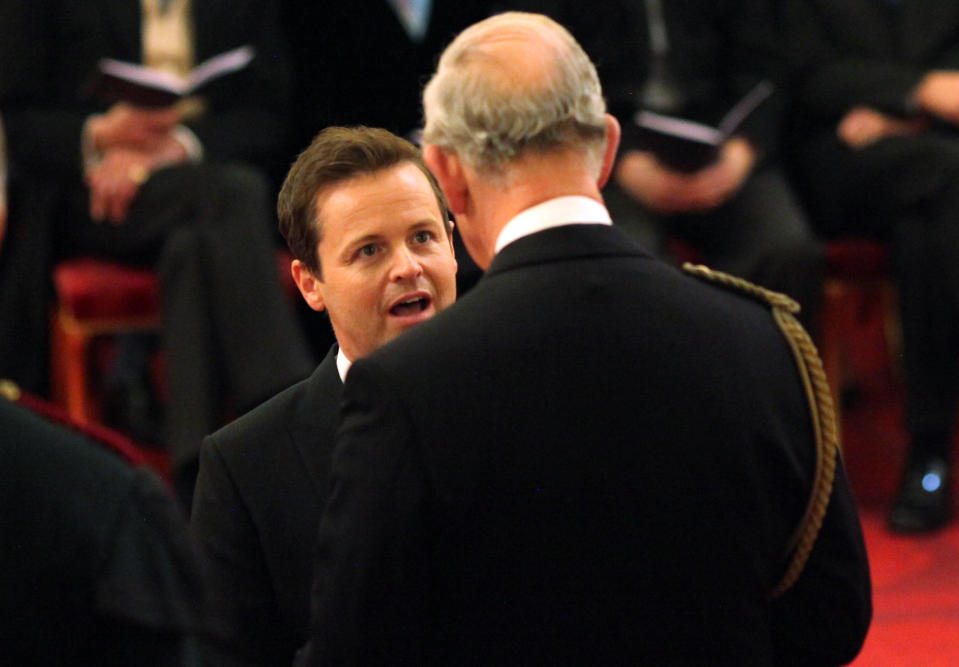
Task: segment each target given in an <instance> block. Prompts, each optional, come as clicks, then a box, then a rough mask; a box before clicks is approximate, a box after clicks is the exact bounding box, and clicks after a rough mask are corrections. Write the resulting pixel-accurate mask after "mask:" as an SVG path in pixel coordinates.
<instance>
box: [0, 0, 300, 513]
mask: <svg viewBox="0 0 959 667" xmlns="http://www.w3.org/2000/svg"><path fill="white" fill-rule="evenodd" d="M4 4H5V5H6V6H5V7H0V10H2V11H0V16H9V17H10V22H8V23H7V24H5V25H4V26H3V29H4V32H5V33H6V32H10V33H15V34H20V35H26V36H28V37H29V38H24V39H22V40H20V41H18V42H16V43H18V44H19V43H21V42H22V43H23V45H24V46H23V48H24V49H28V50H24V52H22V53H8V51H9V50H10V49H11V48H12V47H10V46H5V47H2V48H3V49H4V50H3V53H4V56H5V59H4V60H3V67H2V68H0V108H3V113H4V121H5V123H6V127H7V135H8V143H9V150H10V155H11V159H12V160H13V162H14V163H15V165H16V167H17V169H18V173H22V174H23V175H24V180H27V177H29V179H30V182H32V183H34V184H35V190H34V191H33V192H32V193H22V196H20V197H18V198H16V200H15V201H14V202H13V203H16V202H17V201H25V200H32V199H33V197H34V195H35V196H36V197H37V199H38V200H39V199H40V198H44V199H45V200H48V202H49V206H48V207H47V210H46V211H45V213H46V214H45V215H42V216H41V215H37V216H35V217H31V219H24V218H21V217H18V211H17V210H16V209H12V210H11V220H10V226H11V236H13V232H14V231H16V230H15V229H14V228H16V227H20V228H21V230H22V231H23V233H24V235H26V236H30V237H31V238H32V240H31V241H27V240H23V239H19V240H18V242H17V243H11V245H10V246H9V247H5V248H4V252H5V253H6V251H7V250H9V251H10V252H11V253H29V257H30V261H29V262H25V261H15V258H14V257H10V258H7V259H9V260H10V261H7V262H5V263H4V269H8V270H4V273H3V275H2V277H0V281H2V282H3V283H5V287H4V289H3V290H2V291H0V295H6V294H7V289H6V285H26V287H23V288H22V289H34V290H35V291H36V292H40V293H41V294H42V295H43V297H44V298H45V297H46V295H47V293H48V291H47V290H46V289H44V290H39V289H37V288H36V287H35V286H36V285H42V286H44V288H45V287H46V285H47V284H48V282H49V277H50V275H51V267H52V263H53V262H54V261H55V260H56V258H57V257H59V256H61V255H64V254H87V255H94V256H100V257H107V258H111V259H114V260H118V261H122V262H130V263H136V264H142V265H148V266H152V267H155V268H156V269H157V271H158V273H159V277H160V282H161V288H162V289H161V306H162V308H161V311H162V336H161V340H162V344H163V350H164V352H165V355H166V366H165V369H166V375H167V389H168V392H167V394H168V400H167V419H166V431H167V432H166V435H165V439H166V441H167V443H168V445H169V447H170V449H171V453H172V458H173V464H174V476H175V481H176V484H177V489H178V492H179V495H180V498H181V500H182V502H183V504H184V505H185V508H186V509H187V510H188V509H189V503H190V497H189V496H190V493H192V490H193V487H194V483H195V479H196V466H197V457H198V452H199V448H200V443H201V441H202V439H203V437H204V436H205V435H206V434H208V433H209V432H211V431H212V430H214V429H215V428H217V427H218V426H219V425H221V424H222V422H223V418H224V416H225V414H226V413H227V410H232V411H234V412H241V411H244V410H247V409H249V408H250V407H252V406H254V405H257V404H258V403H259V402H261V401H262V400H263V399H264V398H266V397H267V396H270V395H272V394H274V393H275V392H277V391H278V390H280V389H282V388H284V387H287V386H289V385H290V384H292V383H293V382H295V381H297V380H301V379H303V378H304V377H306V376H307V375H308V374H309V372H310V369H311V368H312V367H313V366H314V359H313V355H312V354H311V353H310V351H309V348H308V346H307V345H306V342H305V338H304V336H303V333H302V331H301V330H300V328H299V326H298V323H297V321H296V318H295V314H294V311H293V308H292V306H291V304H290V303H289V301H288V299H286V297H285V295H284V294H283V292H282V289H281V287H280V284H279V281H278V277H277V272H276V263H275V240H274V234H273V231H272V228H273V220H274V218H273V215H272V206H271V205H270V200H271V199H272V194H271V186H270V183H269V181H268V179H267V178H266V177H265V176H264V173H263V172H262V170H261V168H260V167H259V165H263V164H266V163H269V162H270V161H271V160H274V159H276V156H277V152H278V151H282V149H283V145H284V133H285V129H286V128H285V118H286V114H287V110H288V108H287V105H288V103H289V99H290V93H291V88H292V82H291V76H290V71H289V70H290V68H289V60H288V57H287V45H286V42H285V41H284V39H283V38H282V33H281V30H280V25H279V19H278V16H277V6H276V4H277V3H276V1H275V0H239V1H227V0H169V1H165V0H141V1H140V2H127V1H125V0H124V1H119V0H94V1H90V2H82V3H77V2H72V1H68V0H38V1H37V2H31V3H12V2H10V1H9V0H4ZM10 6H14V10H11V9H10ZM242 45H250V46H251V47H252V48H253V49H254V57H253V60H252V61H251V62H250V63H249V64H248V65H247V66H246V67H244V68H243V69H241V70H240V71H237V72H234V73H231V74H228V75H226V76H224V77H222V78H220V79H218V80H216V81H214V82H212V83H210V84H208V85H207V86H206V87H204V88H203V89H202V90H201V91H200V93H199V96H198V97H194V98H191V103H189V104H185V105H176V106H170V107H164V108H159V109H144V108H138V107H135V106H131V105H130V104H127V103H124V102H119V103H115V104H113V105H112V106H110V105H108V104H107V103H106V102H105V101H104V100H101V99H99V98H97V97H95V96H93V95H92V94H90V93H89V91H88V90H87V85H86V84H87V82H88V81H89V80H90V78H91V77H92V76H93V74H94V72H95V70H96V69H97V64H98V61H99V59H100V58H102V57H113V58H117V59H120V60H125V61H131V62H142V63H144V64H146V65H150V66H153V67H155V68H157V69H161V70H164V71H173V72H176V73H179V74H183V73H184V72H188V71H190V69H191V68H192V67H193V66H194V65H196V64H197V63H199V62H202V61H204V60H206V59H208V58H210V57H212V56H214V55H216V54H219V53H223V52H226V51H229V50H231V49H235V48H237V47H240V46H242ZM7 58H8V59H7ZM28 203H29V202H28ZM44 235H45V237H46V238H45V239H42V237H44ZM38 236H39V237H41V240H38ZM12 240H15V239H11V241H12ZM54 246H55V247H56V253H55V252H54ZM38 301H39V300H37V301H34V302H33V303H31V304H30V306H29V308H24V307H23V302H22V300H21V299H19V298H16V297H11V298H10V299H9V300H8V299H7V298H6V297H5V296H4V298H3V299H2V300H0V347H2V349H3V358H2V359H0V362H2V363H0V374H5V373H6V369H5V366H6V365H7V363H8V362H9V363H10V364H17V363H18V360H19V359H20V358H22V357H23V356H30V355H31V352H33V351H34V349H35V346H37V345H38V341H39V340H43V339H44V336H43V335H42V330H43V329H44V328H45V327H47V326H48V317H49V312H48V305H49V304H47V303H44V302H38ZM28 323H29V324H30V325H31V329H36V330H39V331H40V333H39V334H38V336H37V337H33V336H30V335H26V336H25V335H23V333H24V328H25V326H26V324H28ZM40 356H45V353H44V355H40ZM14 370H16V369H14ZM10 375H11V376H12V377H14V379H19V378H18V376H17V374H16V373H15V372H11V373H10ZM27 388H28V389H30V388H31V387H27Z"/></svg>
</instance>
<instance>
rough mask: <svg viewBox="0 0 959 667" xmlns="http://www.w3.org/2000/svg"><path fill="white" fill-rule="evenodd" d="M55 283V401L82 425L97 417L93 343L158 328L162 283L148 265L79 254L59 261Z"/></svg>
mask: <svg viewBox="0 0 959 667" xmlns="http://www.w3.org/2000/svg"><path fill="white" fill-rule="evenodd" d="M53 285H54V290H55V293H56V305H55V307H54V312H53V316H52V322H51V336H50V345H51V355H52V356H51V372H52V378H51V393H52V396H53V400H54V401H55V402H57V403H59V404H60V405H62V406H64V407H65V408H66V410H67V413H68V414H69V415H70V417H71V418H72V419H74V420H76V421H77V422H79V423H81V424H86V423H89V422H94V421H98V420H99V418H100V409H99V401H98V400H96V399H95V392H94V391H93V390H92V388H91V387H90V383H89V380H88V376H89V369H90V356H91V355H90V352H91V346H92V344H93V342H94V341H95V340H96V339H97V338H98V337H101V336H111V335H116V334H119V333H129V332H136V331H154V330H156V329H158V328H159V326H160V286H159V282H158V281H157V277H156V274H155V273H154V272H153V271H152V270H150V269H144V268H136V267H130V266H124V265H122V264H117V263H115V262H109V261H106V260H100V259H91V258H87V257H80V258H75V259H69V260H66V261H63V262H61V263H60V264H59V265H57V267H56V268H55V269H54V272H53Z"/></svg>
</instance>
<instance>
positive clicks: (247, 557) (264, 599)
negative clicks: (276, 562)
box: [191, 435, 284, 666]
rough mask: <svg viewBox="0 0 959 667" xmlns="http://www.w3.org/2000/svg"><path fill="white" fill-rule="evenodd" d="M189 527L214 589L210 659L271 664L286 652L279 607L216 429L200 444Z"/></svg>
mask: <svg viewBox="0 0 959 667" xmlns="http://www.w3.org/2000/svg"><path fill="white" fill-rule="evenodd" d="M191 527H192V530H193V534H194V536H195V538H196V543H197V546H198V548H199V551H200V559H201V564H202V566H203V569H204V573H205V575H206V579H207V583H208V586H209V589H210V607H211V627H212V630H213V636H212V638H211V641H209V642H207V643H206V644H205V645H204V646H203V657H204V661H205V662H206V663H207V664H210V665H250V666H254V665H257V666H258V665H270V664H277V662H278V657H279V656H281V655H283V650H284V649H283V648H282V647H281V646H280V645H279V643H278V642H279V640H280V638H281V636H284V635H283V633H281V632H280V627H281V626H280V621H279V611H278V609H277V604H276V597H275V595H274V593H273V587H272V584H271V581H270V577H269V573H268V570H267V566H266V562H265V560H264V556H263V549H262V548H261V546H260V541H259V539H258V533H257V529H256V526H255V525H254V523H253V520H252V518H251V516H250V512H249V509H248V508H247V506H246V504H245V502H244V501H243V498H242V495H241V493H240V492H239V490H238V489H237V486H236V484H235V482H234V480H233V477H232V475H231V474H230V470H229V468H228V466H227V464H226V462H225V461H224V459H223V456H222V454H221V449H220V443H219V442H218V441H217V439H216V435H213V436H209V437H207V438H206V439H205V440H204V442H203V446H202V448H201V449H200V471H199V476H198V478H197V485H196V492H195V494H194V498H193V512H192V516H191Z"/></svg>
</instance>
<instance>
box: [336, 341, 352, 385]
mask: <svg viewBox="0 0 959 667" xmlns="http://www.w3.org/2000/svg"><path fill="white" fill-rule="evenodd" d="M352 365H353V362H352V361H350V360H349V359H347V358H346V355H345V354H343V348H342V347H341V348H340V349H339V350H337V352H336V371H337V372H338V373H339V374H340V381H341V382H346V374H347V373H349V372H350V366H352Z"/></svg>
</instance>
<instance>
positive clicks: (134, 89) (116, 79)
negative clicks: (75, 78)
mask: <svg viewBox="0 0 959 667" xmlns="http://www.w3.org/2000/svg"><path fill="white" fill-rule="evenodd" d="M253 56H254V49H253V47H252V46H249V45H244V46H241V47H238V48H236V49H232V50H230V51H226V52H224V53H221V54H219V55H217V56H214V57H212V58H210V59H208V60H205V61H204V62H203V63H201V64H200V65H197V66H196V67H195V68H194V69H193V71H192V72H190V75H189V76H187V77H179V76H176V75H175V74H171V73H169V72H164V71H160V70H156V69H152V68H150V67H145V66H143V65H138V64H135V63H129V62H123V61H121V60H114V59H112V58H103V59H101V60H100V62H99V65H98V67H97V71H96V73H95V75H94V77H93V80H92V82H91V86H90V90H91V92H92V93H94V94H95V95H97V96H99V97H101V98H103V99H105V100H107V101H109V102H121V101H122V102H129V103H130V104H133V105H136V106H142V107H164V106H169V105H171V104H175V103H177V102H178V101H180V100H181V99H183V98H185V97H188V96H190V95H192V94H194V93H195V92H197V91H198V90H200V89H201V88H203V86H205V85H206V84H207V83H209V82H210V81H213V80H215V79H218V78H220V77H222V76H225V75H227V74H231V73H233V72H237V71H239V70H241V69H243V68H244V67H246V66H247V65H248V64H249V63H250V61H251V60H253Z"/></svg>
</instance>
